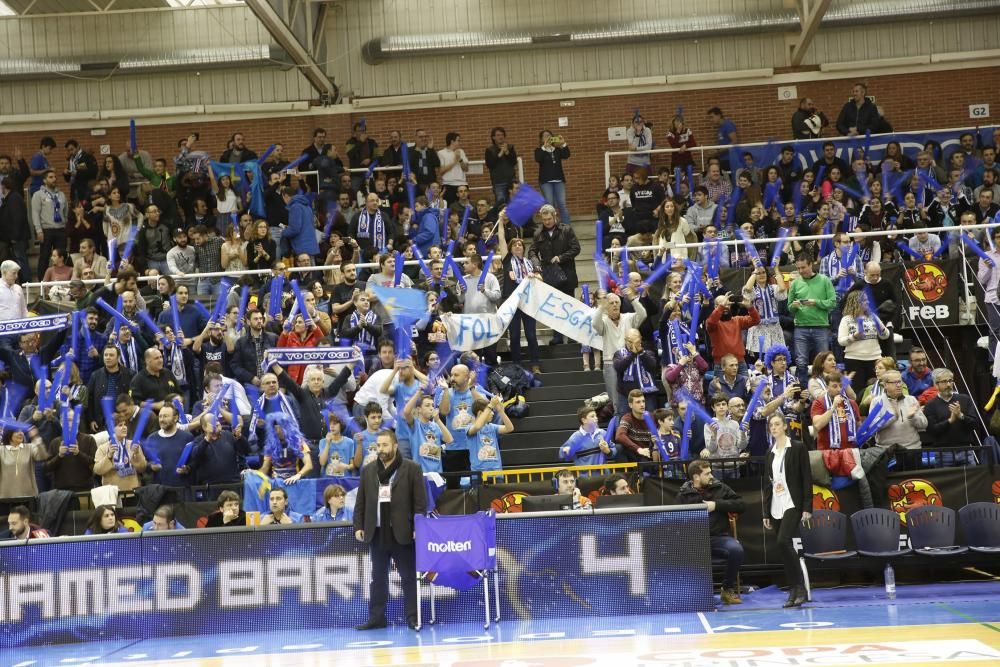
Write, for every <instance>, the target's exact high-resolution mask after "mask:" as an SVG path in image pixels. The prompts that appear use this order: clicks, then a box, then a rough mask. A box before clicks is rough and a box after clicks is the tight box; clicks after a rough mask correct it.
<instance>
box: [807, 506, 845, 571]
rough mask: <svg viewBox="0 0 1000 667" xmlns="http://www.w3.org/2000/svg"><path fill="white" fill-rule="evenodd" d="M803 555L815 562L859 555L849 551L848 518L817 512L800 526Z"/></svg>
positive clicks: (826, 511)
mask: <svg viewBox="0 0 1000 667" xmlns="http://www.w3.org/2000/svg"><path fill="white" fill-rule="evenodd" d="M799 535H800V536H801V537H802V555H804V556H805V557H807V558H813V559H815V560H843V559H845V558H853V557H854V556H857V555H858V552H857V551H848V550H847V517H846V516H845V515H844V514H841V513H840V512H832V511H830V510H815V511H813V513H812V518H810V519H809V521H804V522H803V523H802V525H801V526H799Z"/></svg>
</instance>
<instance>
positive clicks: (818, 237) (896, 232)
mask: <svg viewBox="0 0 1000 667" xmlns="http://www.w3.org/2000/svg"><path fill="white" fill-rule="evenodd" d="M998 224H1000V223H985V222H984V223H978V224H975V225H953V226H951V227H927V228H922V229H884V230H878V231H870V232H847V233H848V234H849V235H850V236H851V238H864V237H867V236H909V235H912V234H916V233H917V232H918V231H919V232H956V231H960V230H961V231H968V230H973V229H976V230H978V229H993V228H994V227H996V226H997V225H998ZM838 233H839V232H833V233H830V234H811V235H809V236H788V237H786V238H785V242H786V243H788V242H791V241H822V240H825V239H832V238H833V237H834V236H835V235H836V234H838ZM778 240H779V239H778V238H777V237H770V238H763V239H756V238H754V239H752V238H748V239H747V240H746V241H743V239H738V238H737V239H726V240H724V241H722V240H720V241H718V243H720V244H721V245H743V243H745V242H749V243H752V244H754V245H759V244H768V243H775V242H776V241H778ZM715 244H716V242H715V241H709V242H705V241H699V242H697V243H672V242H670V241H667V242H666V245H665V246H659V245H643V246H630V247H627V248H626V247H625V246H622V247H619V248H608V249H607V250H604V252H606V253H608V254H609V255H613V254H615V253H621V252H624V251H626V250H627V251H629V252H645V251H647V250H652V251H656V250H670V249H673V248H702V247H705V246H709V245H715ZM963 247H964V244H963Z"/></svg>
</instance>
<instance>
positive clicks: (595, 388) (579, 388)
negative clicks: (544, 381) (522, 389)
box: [527, 382, 606, 403]
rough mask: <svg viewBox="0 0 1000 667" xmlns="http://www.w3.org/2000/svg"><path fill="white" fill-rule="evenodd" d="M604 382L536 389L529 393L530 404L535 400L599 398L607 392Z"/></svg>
mask: <svg viewBox="0 0 1000 667" xmlns="http://www.w3.org/2000/svg"><path fill="white" fill-rule="evenodd" d="M605 391H606V390H605V388H604V383H603V382H592V383H590V384H576V385H571V386H558V385H553V386H547V387H536V388H534V389H530V390H529V391H528V396H527V399H528V402H529V403H530V402H531V401H533V400H539V401H552V400H557V399H569V398H571V399H584V398H590V397H591V396H597V395H598V394H603V393H604V392H605Z"/></svg>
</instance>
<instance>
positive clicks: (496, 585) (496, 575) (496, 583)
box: [492, 570, 500, 623]
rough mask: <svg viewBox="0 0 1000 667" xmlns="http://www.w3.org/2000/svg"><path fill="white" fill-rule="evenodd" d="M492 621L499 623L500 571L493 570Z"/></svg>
mask: <svg viewBox="0 0 1000 667" xmlns="http://www.w3.org/2000/svg"><path fill="white" fill-rule="evenodd" d="M492 575H493V606H494V609H493V613H494V617H493V620H494V621H496V622H497V623H499V622H500V570H493V572H492Z"/></svg>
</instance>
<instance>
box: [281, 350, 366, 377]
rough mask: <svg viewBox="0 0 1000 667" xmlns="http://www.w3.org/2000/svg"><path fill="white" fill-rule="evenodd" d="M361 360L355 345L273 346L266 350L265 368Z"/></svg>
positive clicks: (345, 362)
mask: <svg viewBox="0 0 1000 667" xmlns="http://www.w3.org/2000/svg"><path fill="white" fill-rule="evenodd" d="M360 360H361V356H360V355H359V354H358V351H357V350H356V349H354V348H353V347H272V348H269V349H267V350H266V351H265V352H264V368H262V369H261V372H264V371H266V370H267V369H268V368H270V367H271V365H272V364H275V363H280V364H282V365H293V366H298V365H303V366H308V365H311V364H319V365H322V366H329V365H331V364H353V363H357V362H358V361H360Z"/></svg>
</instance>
